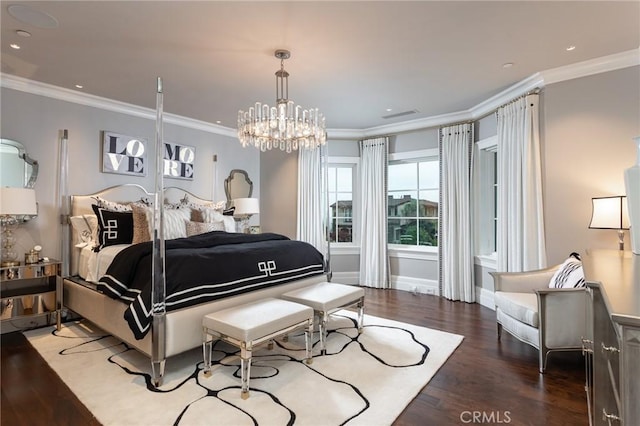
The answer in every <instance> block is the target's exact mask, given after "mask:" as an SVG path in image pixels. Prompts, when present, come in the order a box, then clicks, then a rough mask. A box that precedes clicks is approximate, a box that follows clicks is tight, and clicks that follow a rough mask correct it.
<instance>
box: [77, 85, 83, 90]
mask: <svg viewBox="0 0 640 426" xmlns="http://www.w3.org/2000/svg"><path fill="white" fill-rule="evenodd" d="M83 87H84V86H83V85H82V84H76V88H78V89H82V88H83Z"/></svg>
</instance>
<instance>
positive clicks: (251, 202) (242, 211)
mask: <svg viewBox="0 0 640 426" xmlns="http://www.w3.org/2000/svg"><path fill="white" fill-rule="evenodd" d="M233 205H234V207H235V208H236V209H235V210H234V211H233V215H234V216H245V215H252V214H258V213H260V202H259V201H258V199H257V198H235V199H234V200H233Z"/></svg>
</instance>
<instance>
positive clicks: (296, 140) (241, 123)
mask: <svg viewBox="0 0 640 426" xmlns="http://www.w3.org/2000/svg"><path fill="white" fill-rule="evenodd" d="M290 56H291V54H290V52H289V51H287V50H276V52H275V57H276V58H278V59H280V69H279V70H278V71H276V73H275V75H276V106H273V107H269V105H267V104H262V103H260V102H256V103H255V105H254V106H252V107H250V108H249V110H248V111H246V112H245V111H243V110H240V111H239V112H238V139H239V140H240V143H241V144H242V146H243V147H246V146H247V145H253V146H254V147H256V148H258V149H260V150H261V151H263V152H264V151H267V150H271V149H276V148H278V149H280V150H282V151H286V152H287V153H290V152H292V151H295V150H297V149H299V148H300V149H302V148H304V149H315V148H317V147H318V146H320V145H324V144H325V143H326V126H325V119H324V116H323V115H322V113H321V112H320V111H319V110H318V108H311V109H308V110H307V109H303V108H302V107H301V106H300V105H295V103H294V102H293V101H290V100H289V99H288V98H289V73H288V72H287V71H285V69H284V60H285V59H289V57H290Z"/></svg>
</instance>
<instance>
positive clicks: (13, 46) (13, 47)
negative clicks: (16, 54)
mask: <svg viewBox="0 0 640 426" xmlns="http://www.w3.org/2000/svg"><path fill="white" fill-rule="evenodd" d="M9 46H11V48H12V49H16V50H20V45H19V44H15V43H11V44H10V45H9Z"/></svg>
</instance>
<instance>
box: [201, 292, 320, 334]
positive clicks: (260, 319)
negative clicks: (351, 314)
mask: <svg viewBox="0 0 640 426" xmlns="http://www.w3.org/2000/svg"><path fill="white" fill-rule="evenodd" d="M312 318H313V309H311V308H310V307H308V306H305V305H301V304H299V303H293V302H289V301H287V300H280V299H275V298H267V299H263V300H258V301H255V302H251V303H247V304H244V305H239V306H234V307H231V308H227V309H223V310H221V311H217V312H213V313H211V314H208V315H205V316H204V318H203V320H202V325H203V326H204V327H206V328H208V329H210V330H214V331H216V332H218V333H220V334H224V335H227V336H229V337H232V338H234V339H237V340H240V341H245V342H250V341H253V340H257V339H260V338H262V337H265V336H268V335H269V334H272V333H275V332H277V331H279V330H283V329H285V328H287V327H290V326H292V325H295V324H298V323H301V322H303V321H306V320H309V319H312Z"/></svg>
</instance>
